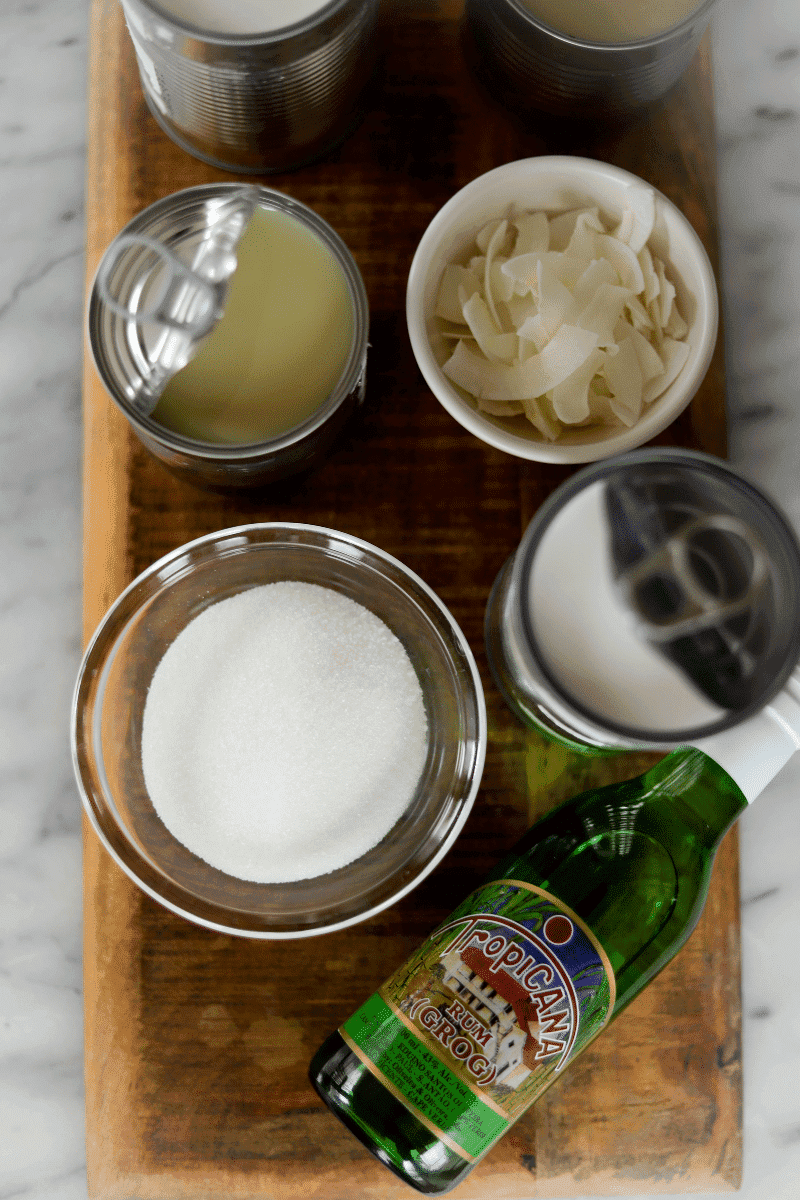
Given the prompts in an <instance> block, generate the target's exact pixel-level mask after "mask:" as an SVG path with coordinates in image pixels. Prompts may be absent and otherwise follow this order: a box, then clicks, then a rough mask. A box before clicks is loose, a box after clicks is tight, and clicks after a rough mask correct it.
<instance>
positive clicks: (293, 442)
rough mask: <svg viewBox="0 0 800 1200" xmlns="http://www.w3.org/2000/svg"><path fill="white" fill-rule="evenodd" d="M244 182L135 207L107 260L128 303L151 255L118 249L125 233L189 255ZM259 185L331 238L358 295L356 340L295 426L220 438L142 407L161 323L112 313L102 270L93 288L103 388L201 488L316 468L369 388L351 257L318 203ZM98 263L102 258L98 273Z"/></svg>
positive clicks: (156, 450) (139, 293)
mask: <svg viewBox="0 0 800 1200" xmlns="http://www.w3.org/2000/svg"><path fill="white" fill-rule="evenodd" d="M238 186H239V185H237V184H235V183H216V184H204V185H201V186H199V187H194V188H187V189H185V190H184V191H181V192H175V193H173V194H172V195H169V196H165V197H164V198H163V199H162V200H158V201H157V202H156V203H155V204H152V205H150V206H149V208H146V209H144V210H143V211H142V212H140V213H138V214H137V216H135V217H134V218H133V220H132V221H130V222H129V223H128V224H127V225H126V226H125V228H124V229H123V230H122V231H121V232H120V234H119V235H118V238H117V239H115V240H114V242H112V243H111V245H110V246H109V247H108V248H107V250H106V254H105V256H104V260H103V261H105V260H106V258H108V257H110V256H112V255H114V256H115V258H116V262H115V265H114V268H113V274H112V276H111V277H110V285H111V288H112V291H113V292H114V294H115V295H118V296H119V298H120V300H121V302H122V304H124V305H126V306H128V307H129V308H131V309H133V310H134V311H137V310H139V311H141V308H142V307H143V306H144V304H145V303H146V300H147V294H146V290H147V287H148V286H149V284H148V282H147V272H148V271H149V270H150V269H151V267H152V255H151V254H150V252H149V251H148V250H147V249H146V248H145V247H144V246H142V247H137V246H135V245H134V246H131V247H129V248H127V249H125V250H124V251H123V253H121V254H119V255H116V254H115V247H116V242H117V241H118V240H119V238H122V237H123V236H125V235H130V234H140V235H143V236H144V237H146V238H148V239H152V240H153V241H157V242H161V243H164V244H166V245H167V246H168V248H169V249H170V250H171V251H172V252H173V253H174V254H175V255H176V256H177V257H179V258H182V259H184V260H186V261H187V262H189V261H190V260H191V257H192V254H193V252H194V250H195V248H196V246H197V245H198V243H199V242H200V240H201V238H202V237H203V235H204V233H205V231H206V230H207V228H208V224H209V212H210V206H213V205H214V203H215V201H218V200H219V199H220V198H222V197H224V196H225V195H226V194H229V193H231V192H232V191H235V190H236V188H237V187H238ZM258 193H259V203H261V204H263V205H264V206H265V207H269V208H274V209H278V210H279V211H281V212H283V213H285V214H287V215H288V216H291V217H294V218H295V219H297V220H298V221H300V222H302V223H303V224H304V225H305V226H306V227H307V228H308V229H309V230H310V231H311V232H312V233H314V234H315V235H316V236H317V237H318V238H319V239H320V240H321V241H322V242H323V243H324V244H325V245H326V246H327V248H328V249H329V250H330V251H331V252H332V254H333V255H334V257H335V259H336V260H337V262H338V263H339V265H340V267H341V269H342V272H343V274H344V277H345V279H346V282H347V287H348V291H349V294H350V299H351V303H352V318H353V320H352V329H353V332H352V340H351V345H350V351H349V354H348V357H347V360H346V362H345V364H344V367H343V369H342V373H341V375H340V377H339V380H338V382H337V383H336V385H335V386H334V388H333V390H332V391H331V393H330V394H329V396H328V397H327V399H326V400H324V401H323V402H322V404H321V405H320V406H319V408H318V409H316V411H315V412H313V413H312V414H311V416H310V417H308V418H307V419H306V420H305V421H303V422H302V423H301V424H299V425H297V426H295V427H294V428H293V429H290V430H288V431H287V432H285V433H282V434H278V435H276V436H275V437H273V438H271V439H269V440H267V441H263V442H255V443H248V444H243V445H218V444H215V443H210V442H200V441H196V440H194V439H193V438H190V437H186V436H184V435H182V434H179V433H175V432H173V431H172V430H170V429H166V428H165V427H164V426H163V425H160V424H159V423H158V422H157V421H155V420H153V418H152V417H151V416H148V415H144V414H143V412H142V408H141V405H140V404H139V403H137V401H138V398H139V397H140V395H141V392H142V386H143V381H144V379H145V378H146V373H147V371H148V368H149V363H150V359H151V355H152V347H153V345H154V344H155V342H156V339H157V336H158V332H159V331H158V330H153V329H152V328H150V327H149V325H148V324H147V323H145V324H141V323H137V322H136V321H134V320H133V319H126V318H125V317H124V316H121V315H119V313H118V312H114V311H112V309H111V308H109V306H108V305H107V304H106V303H104V301H103V299H102V295H101V291H100V289H99V288H98V285H97V278H96V279H95V283H94V285H93V287H92V289H91V292H90V296H89V304H88V311H87V337H88V341H89V348H90V350H91V353H92V357H93V360H94V364H95V367H96V369H97V372H98V374H99V376H100V378H101V380H102V382H103V384H104V386H105V388H106V391H107V392H108V393H109V395H110V397H111V399H112V400H113V401H114V403H115V404H116V405H117V407H118V408H119V409H120V410H121V411H122V413H123V414H124V415H125V417H126V418H127V420H128V422H129V423H130V425H131V427H132V429H133V431H134V433H135V434H136V436H137V437H138V438H139V440H140V441H141V442H142V444H143V445H144V446H145V447H146V448H147V449H148V450H149V451H150V452H151V453H152V454H153V455H155V456H156V457H157V458H159V459H160V460H161V461H162V462H163V463H165V464H166V466H167V467H169V468H170V470H172V471H173V472H174V473H175V474H177V475H180V476H182V477H183V478H187V479H189V480H190V481H191V482H193V483H196V484H199V485H200V486H207V487H212V488H238V487H252V486H261V485H264V484H269V483H274V482H277V481H279V480H281V479H285V478H287V477H288V476H291V475H294V474H297V473H299V472H302V471H306V470H308V469H310V468H312V467H314V466H316V465H317V464H318V463H319V462H321V461H322V460H323V459H324V458H325V456H326V455H327V454H328V453H329V452H330V450H331V448H332V446H333V443H334V442H335V440H336V438H337V436H338V435H339V433H340V431H341V429H342V428H343V427H344V425H345V424H346V422H347V420H348V419H349V417H350V416H351V415H352V414H353V412H354V411H355V409H356V408H357V407H358V406H359V405H360V404H361V403H363V400H364V397H365V393H366V370H367V351H368V338H369V305H368V300H367V294H366V289H365V287H364V282H363V279H362V278H361V274H360V272H359V270H358V267H357V265H356V262H355V259H354V258H353V256H352V254H351V253H350V251H349V250H348V248H347V246H346V245H345V244H344V242H343V241H342V239H341V238H340V237H339V235H338V234H337V233H336V232H335V230H333V229H332V228H331V226H330V225H328V223H327V222H326V221H324V220H323V219H322V217H320V216H319V215H318V214H317V213H315V212H314V211H313V209H310V208H308V206H307V205H305V204H301V203H300V202H299V201H298V200H294V199H292V198H291V197H289V196H286V195H284V194H283V193H282V192H277V191H275V190H273V189H271V188H266V187H259V188H258ZM102 269H103V262H101V264H100V268H99V269H98V274H99V273H100V271H101V270H102Z"/></svg>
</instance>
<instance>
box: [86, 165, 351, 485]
mask: <svg viewBox="0 0 800 1200" xmlns="http://www.w3.org/2000/svg"><path fill="white" fill-rule="evenodd" d="M87 335H88V341H89V347H90V350H91V353H92V357H93V359H94V364H95V367H96V368H97V371H98V374H99V376H100V379H101V380H102V382H103V384H104V386H105V388H106V390H107V391H108V393H109V395H110V396H111V399H112V400H113V401H114V403H115V404H116V405H117V406H118V407H119V408H120V409H121V411H122V412H123V414H124V415H125V417H126V418H127V420H128V422H129V423H130V425H131V427H132V429H133V431H134V432H135V434H136V435H137V437H138V438H139V439H140V441H141V442H142V443H143V444H144V445H145V446H146V447H147V449H148V450H149V451H150V452H151V453H152V454H154V455H155V456H156V457H157V458H159V459H161V460H162V462H164V463H165V464H166V465H167V466H168V467H169V468H170V469H171V470H172V471H174V472H175V473H176V474H179V475H181V476H184V477H185V478H188V479H189V480H190V481H191V482H194V483H197V484H199V485H201V486H209V487H221V488H229V487H242V486H253V485H262V484H267V483H272V482H275V481H277V480H280V479H283V478H286V477H287V476H290V475H293V474H296V473H298V472H302V471H305V470H307V469H309V468H311V467H313V466H315V465H317V463H318V462H320V461H321V460H322V459H323V458H324V457H325V456H326V455H327V454H328V452H329V451H330V449H331V448H332V445H333V442H334V441H335V439H336V437H337V436H338V434H339V432H340V431H341V429H342V428H343V426H344V424H345V423H346V421H347V420H348V418H349V417H350V416H351V415H352V413H353V412H354V411H355V409H356V408H357V406H358V405H360V404H361V403H362V402H363V400H364V396H365V389H366V367H367V351H368V336H369V307H368V302H367V294H366V289H365V287H364V282H363V280H362V277H361V274H360V272H359V270H358V266H357V265H356V262H355V259H354V258H353V256H352V254H351V253H350V251H349V250H348V248H347V246H346V245H345V244H344V242H343V241H342V239H341V238H340V237H339V235H338V234H337V233H336V231H335V230H334V229H332V228H331V226H330V225H329V224H328V223H327V222H326V221H324V220H323V219H322V217H320V216H319V215H318V214H317V213H316V212H314V211H313V209H310V208H308V207H307V206H306V205H305V204H302V203H300V202H299V201H298V200H294V199H292V198H291V197H289V196H286V195H284V194H283V193H281V192H277V191H275V190H273V189H270V188H265V187H261V186H256V185H247V184H241V183H239V184H236V183H228V184H206V185H202V186H199V187H194V188H187V189H186V190H185V191H181V192H175V193H173V194H172V195H169V196H165V197H164V198H163V199H161V200H159V201H157V202H156V203H155V204H152V205H150V207H149V208H146V209H144V210H143V211H142V212H140V213H139V214H138V215H137V216H136V217H134V218H133V220H132V221H130V222H129V223H128V225H126V226H125V228H124V229H123V230H122V231H121V233H120V234H119V235H118V236H117V237H116V238H115V239H114V241H113V242H112V243H111V245H110V246H109V247H108V248H107V250H106V252H105V254H104V255H103V258H102V259H101V262H100V265H99V267H98V270H97V273H96V275H95V278H94V281H93V284H92V288H91V291H90V295H89V304H88V312H87Z"/></svg>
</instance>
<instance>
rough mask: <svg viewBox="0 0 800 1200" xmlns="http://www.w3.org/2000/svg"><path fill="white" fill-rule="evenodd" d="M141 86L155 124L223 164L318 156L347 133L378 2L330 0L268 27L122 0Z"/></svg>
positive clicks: (296, 161) (285, 162) (279, 166)
mask: <svg viewBox="0 0 800 1200" xmlns="http://www.w3.org/2000/svg"><path fill="white" fill-rule="evenodd" d="M122 7H123V9H124V12H125V18H126V21H127V25H128V30H129V32H130V35H131V39H132V41H133V45H134V48H135V50H136V57H137V60H138V64H139V75H140V77H141V82H142V89H143V91H144V96H145V99H146V101H147V104H148V107H149V108H150V111H151V112H152V114H153V116H154V117H155V119H156V121H157V122H158V124H159V125H160V126H161V128H162V129H163V130H164V131H165V133H167V134H168V135H169V137H171V138H172V140H173V141H175V142H177V144H178V145H179V146H181V147H183V149H184V150H187V151H188V152H189V153H190V154H193V155H195V156H196V157H198V158H201V159H203V160H204V161H205V162H208V163H211V164H213V165H214V166H217V167H222V168H223V169H224V170H230V171H236V172H251V173H255V174H263V173H266V172H273V171H285V170H291V169H293V168H295V167H298V166H301V165H303V164H304V163H307V162H310V161H311V160H312V159H315V158H318V157H320V156H321V155H322V154H324V153H325V152H326V151H327V150H329V149H330V148H331V147H332V146H333V145H335V144H336V143H337V142H338V141H340V140H342V139H343V138H344V137H345V136H347V134H348V133H349V132H350V130H351V128H352V127H353V125H354V124H355V122H356V120H357V119H358V115H359V113H358V103H359V98H360V96H361V93H362V91H363V90H364V87H365V86H366V84H367V82H368V80H369V78H370V76H371V74H372V70H373V66H374V53H373V45H374V31H375V25H376V17H377V10H378V0H330V2H329V3H326V4H324V6H323V7H321V8H319V9H318V11H315V12H312V13H311V15H309V16H307V17H306V18H305V19H304V20H300V21H297V22H295V23H293V24H291V25H287V26H286V27H284V28H281V29H276V30H274V31H270V32H266V33H252V34H243V33H221V32H216V31H212V30H205V29H200V28H198V27H196V26H194V25H192V24H190V23H189V22H187V21H185V20H183V19H181V18H179V17H176V16H174V15H172V14H171V13H170V12H169V10H168V7H162V6H161V5H160V4H158V3H157V2H156V0H122Z"/></svg>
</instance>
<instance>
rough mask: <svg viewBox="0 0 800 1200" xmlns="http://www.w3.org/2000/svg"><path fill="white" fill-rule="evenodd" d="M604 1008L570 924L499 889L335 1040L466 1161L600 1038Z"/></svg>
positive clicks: (582, 941)
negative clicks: (341, 1038) (588, 1044)
mask: <svg viewBox="0 0 800 1200" xmlns="http://www.w3.org/2000/svg"><path fill="white" fill-rule="evenodd" d="M614 998H615V984H614V974H613V971H612V969H611V965H610V963H609V961H608V959H607V957H606V954H605V952H604V951H603V949H602V947H601V946H600V944H599V942H598V941H597V939H596V938H595V937H594V935H593V934H592V933H591V931H590V930H589V928H588V927H587V926H586V925H584V923H583V922H582V921H581V920H580V918H579V917H578V916H576V914H575V913H573V912H572V911H571V910H569V909H568V908H566V907H565V905H563V904H561V903H560V902H559V901H558V900H557V899H555V897H553V896H551V895H549V894H548V893H547V892H544V891H542V889H541V888H537V887H534V886H533V884H529V883H522V882H520V881H518V880H508V879H505V880H501V881H499V882H495V883H489V884H485V885H484V886H483V887H481V888H478V890H477V891H475V892H473V893H472V895H471V896H469V897H468V898H467V899H466V900H465V901H464V903H463V904H462V905H461V906H460V908H458V909H456V911H455V912H454V913H453V914H452V916H451V917H450V918H449V919H448V920H447V921H446V922H445V923H444V924H443V925H440V926H439V928H438V929H436V930H435V931H434V933H433V934H432V935H431V937H430V938H428V940H427V941H426V942H425V943H423V945H422V946H420V948H419V950H417V951H416V952H415V953H414V954H413V955H412V956H411V958H409V959H408V960H407V961H406V962H405V963H404V964H403V966H402V967H400V969H399V970H397V971H396V972H395V973H394V975H392V976H391V977H390V978H389V979H388V980H387V981H386V983H385V984H384V985H383V987H382V988H381V989H380V991H379V992H377V993H376V994H375V995H374V996H372V997H370V999H369V1000H368V1001H367V1002H366V1004H364V1005H362V1007H361V1008H360V1009H359V1010H358V1012H356V1013H354V1015H353V1016H352V1017H351V1018H350V1019H349V1020H348V1021H347V1022H346V1023H345V1024H344V1026H343V1027H342V1029H341V1030H340V1032H341V1034H342V1036H343V1037H344V1039H345V1041H346V1042H347V1043H348V1045H349V1046H350V1047H351V1049H352V1050H353V1051H354V1052H355V1053H356V1054H358V1056H359V1057H360V1058H361V1059H362V1061H363V1062H364V1063H365V1064H366V1065H367V1066H368V1067H369V1069H370V1070H371V1071H372V1072H373V1073H374V1074H375V1075H376V1076H377V1077H378V1078H379V1079H381V1081H382V1082H383V1083H384V1084H385V1085H386V1086H387V1087H388V1088H389V1090H390V1091H392V1092H393V1093H394V1094H395V1095H396V1096H398V1098H400V1099H401V1100H403V1102H404V1103H405V1104H406V1105H407V1106H408V1107H409V1108H410V1109H411V1110H412V1111H413V1112H414V1113H415V1115H416V1116H417V1117H418V1118H419V1119H420V1120H421V1121H422V1122H423V1123H424V1124H425V1125H427V1126H428V1128H430V1129H431V1130H432V1131H433V1132H434V1133H436V1135H437V1136H439V1137H441V1138H442V1139H443V1140H444V1141H445V1143H446V1144H447V1145H448V1146H450V1148H451V1149H453V1150H455V1151H456V1152H457V1153H459V1154H461V1155H462V1156H463V1157H464V1158H466V1159H468V1160H474V1159H476V1158H479V1157H480V1156H481V1155H482V1154H483V1153H485V1151H486V1150H488V1149H489V1147H490V1146H491V1144H492V1143H493V1142H494V1141H496V1140H497V1138H499V1137H500V1136H501V1135H502V1134H503V1133H504V1132H505V1131H506V1129H507V1128H508V1126H509V1125H510V1124H511V1123H512V1121H514V1120H516V1118H517V1117H519V1116H520V1115H521V1114H522V1113H523V1112H524V1111H525V1109H526V1108H528V1107H529V1105H531V1104H532V1103H533V1102H534V1100H536V1099H537V1097H538V1096H540V1095H541V1094H542V1092H543V1091H544V1090H545V1088H547V1087H548V1086H549V1084H550V1083H552V1082H553V1080H554V1079H555V1078H556V1077H557V1076H558V1074H559V1073H560V1072H561V1071H562V1070H563V1069H564V1067H565V1066H566V1065H567V1063H568V1062H569V1061H570V1060H571V1059H572V1058H574V1057H575V1055H576V1054H578V1053H580V1051H581V1050H582V1049H583V1048H584V1047H585V1046H586V1045H587V1043H588V1042H590V1041H591V1040H592V1038H594V1037H595V1036H596V1035H597V1034H598V1033H599V1032H600V1030H601V1029H602V1028H603V1026H604V1025H605V1024H606V1022H607V1021H608V1019H609V1017H610V1016H611V1013H612V1011H613V1008H614Z"/></svg>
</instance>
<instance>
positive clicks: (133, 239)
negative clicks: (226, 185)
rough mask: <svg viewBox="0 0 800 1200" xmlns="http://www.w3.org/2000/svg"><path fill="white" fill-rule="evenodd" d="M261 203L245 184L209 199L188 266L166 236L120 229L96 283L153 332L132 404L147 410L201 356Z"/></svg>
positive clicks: (108, 301)
mask: <svg viewBox="0 0 800 1200" xmlns="http://www.w3.org/2000/svg"><path fill="white" fill-rule="evenodd" d="M257 203H258V188H256V187H254V186H245V187H242V188H240V189H238V190H237V191H236V192H235V193H234V194H233V195H229V196H225V197H222V198H221V199H219V200H215V201H213V202H211V203H209V205H208V210H207V224H206V228H205V231H204V233H203V237H202V239H201V241H200V243H199V245H198V246H197V249H196V250H195V253H194V256H193V258H192V260H191V262H190V263H189V264H187V263H185V262H184V261H183V260H182V259H181V258H180V257H179V256H178V255H177V254H176V253H175V251H174V250H173V249H172V248H171V247H170V246H168V245H167V244H166V243H165V242H161V241H158V240H157V239H155V238H151V237H147V236H145V235H144V234H139V233H129V234H121V235H120V236H119V237H118V238H116V239H115V241H114V242H113V243H112V245H111V247H110V248H109V252H108V253H107V254H106V256H105V257H104V258H103V261H102V262H101V264H100V268H99V270H98V272H97V280H96V283H95V286H96V288H97V291H98V293H99V295H100V298H101V300H102V302H103V304H105V305H106V306H107V308H108V309H109V310H110V311H111V312H112V313H114V314H115V315H116V316H118V317H120V318H121V319H122V320H124V321H126V322H130V323H132V324H134V325H136V326H138V327H140V329H144V328H145V327H147V328H148V329H149V330H150V331H152V332H151V336H150V338H149V345H148V349H147V351H146V353H145V359H146V369H145V370H143V371H142V373H141V381H140V385H139V387H138V389H137V393H136V397H135V400H134V403H135V404H136V407H137V408H138V410H139V411H140V412H141V413H142V415H144V416H148V415H149V414H150V413H151V412H152V411H153V409H154V408H155V407H156V404H157V403H158V398H159V396H160V395H161V393H162V392H163V390H164V388H165V386H166V384H167V383H168V381H169V380H170V379H171V378H172V376H173V375H175V374H176V373H177V372H178V371H180V370H181V368H182V367H185V366H186V364H187V363H188V362H190V361H191V359H192V358H193V357H194V356H195V354H196V353H197V350H198V348H199V346H200V343H201V342H202V341H203V339H204V338H205V337H207V336H208V334H209V333H210V332H211V330H212V329H213V328H214V327H215V325H216V324H217V322H218V321H219V320H220V318H221V317H222V315H223V312H224V310H225V300H226V298H227V293H228V286H229V283H230V279H231V276H232V275H233V273H234V271H235V270H236V266H237V259H236V247H237V246H238V243H239V240H240V238H241V236H242V234H243V233H244V231H245V229H246V227H247V224H248V222H249V221H250V218H251V217H252V215H253V212H254V210H255V208H256V205H257Z"/></svg>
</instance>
